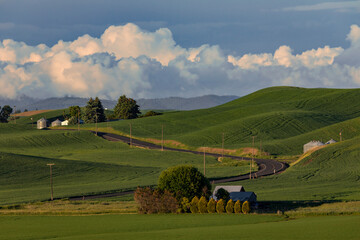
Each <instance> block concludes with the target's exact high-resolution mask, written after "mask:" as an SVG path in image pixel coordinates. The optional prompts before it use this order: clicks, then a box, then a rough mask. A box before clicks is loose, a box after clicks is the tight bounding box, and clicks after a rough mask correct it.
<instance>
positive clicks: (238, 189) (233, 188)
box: [212, 185, 245, 200]
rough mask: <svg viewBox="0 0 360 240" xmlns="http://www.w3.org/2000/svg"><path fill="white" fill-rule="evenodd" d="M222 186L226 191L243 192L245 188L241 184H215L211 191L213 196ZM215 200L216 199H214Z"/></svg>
mask: <svg viewBox="0 0 360 240" xmlns="http://www.w3.org/2000/svg"><path fill="white" fill-rule="evenodd" d="M220 188H222V189H225V190H226V191H228V192H229V193H231V192H245V188H244V187H243V186H241V185H235V186H216V187H215V189H214V191H213V194H212V195H213V196H215V195H216V193H217V191H218V190H219V189H220ZM215 200H216V199H215Z"/></svg>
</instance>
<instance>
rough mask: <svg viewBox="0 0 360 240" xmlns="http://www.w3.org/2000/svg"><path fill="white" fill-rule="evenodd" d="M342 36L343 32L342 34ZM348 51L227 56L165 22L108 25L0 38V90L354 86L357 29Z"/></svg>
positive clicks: (144, 91) (357, 82)
mask: <svg viewBox="0 0 360 240" xmlns="http://www.w3.org/2000/svg"><path fill="white" fill-rule="evenodd" d="M344 38H345V36H344ZM346 39H347V40H348V41H349V42H350V46H349V48H347V49H343V48H341V47H329V46H323V47H319V48H318V49H311V50H308V51H304V52H302V53H301V54H293V53H292V49H291V48H290V47H289V46H280V47H279V48H278V49H277V50H276V51H275V52H274V53H262V54H245V55H242V56H232V55H225V54H224V52H223V51H222V49H220V47H219V46H216V45H202V46H200V47H198V48H183V47H181V46H179V45H177V44H176V42H175V41H174V39H173V37H172V33H171V31H170V30H169V29H167V28H160V29H158V30H157V31H155V32H148V31H144V30H142V29H140V28H139V27H138V26H136V25H134V24H131V23H129V24H126V25H124V26H110V27H109V28H107V29H106V30H105V32H104V33H103V34H102V35H101V37H100V38H93V37H91V36H89V35H84V36H81V37H79V38H78V39H76V40H74V41H72V42H64V41H59V42H58V43H57V44H55V45H54V46H52V47H48V46H46V45H45V44H40V45H37V46H29V45H27V44H25V43H23V42H17V41H14V40H11V39H6V40H3V41H2V42H0V96H2V97H7V98H16V97H18V96H20V95H23V94H25V95H28V96H33V97H37V98H45V97H54V96H64V95H75V96H79V97H89V96H99V97H101V98H107V99H116V98H118V96H120V95H122V94H126V95H128V96H131V97H133V98H154V97H168V96H183V97H191V96H198V95H204V94H219V95H226V94H232V95H244V94H247V93H250V92H252V91H255V90H258V89H261V88H264V87H269V86H281V85H291V86H300V87H341V88H344V87H345V88H353V87H360V59H359V57H358V56H360V28H359V26H358V25H352V26H351V27H350V32H349V34H348V35H347V36H346Z"/></svg>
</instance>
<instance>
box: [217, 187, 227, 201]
mask: <svg viewBox="0 0 360 240" xmlns="http://www.w3.org/2000/svg"><path fill="white" fill-rule="evenodd" d="M215 196H216V198H217V199H218V200H220V199H224V200H225V202H227V201H228V200H229V199H230V193H229V192H228V191H226V190H225V189H223V188H220V189H219V190H218V191H217V192H216V194H215Z"/></svg>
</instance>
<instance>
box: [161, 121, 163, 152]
mask: <svg viewBox="0 0 360 240" xmlns="http://www.w3.org/2000/svg"><path fill="white" fill-rule="evenodd" d="M161 151H164V125H161Z"/></svg>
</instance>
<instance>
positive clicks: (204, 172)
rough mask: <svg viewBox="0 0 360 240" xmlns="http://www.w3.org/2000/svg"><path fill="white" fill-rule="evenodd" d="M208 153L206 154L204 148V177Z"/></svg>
mask: <svg viewBox="0 0 360 240" xmlns="http://www.w3.org/2000/svg"><path fill="white" fill-rule="evenodd" d="M205 164H206V153H205V147H204V176H205V175H206V165H205Z"/></svg>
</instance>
